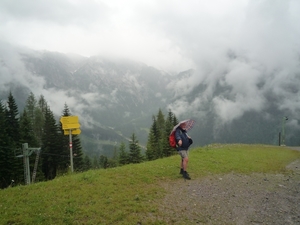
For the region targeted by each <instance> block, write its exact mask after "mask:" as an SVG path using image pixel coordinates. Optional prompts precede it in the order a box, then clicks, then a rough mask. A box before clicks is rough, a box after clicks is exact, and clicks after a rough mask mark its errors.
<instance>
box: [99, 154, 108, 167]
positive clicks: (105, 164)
mask: <svg viewBox="0 0 300 225" xmlns="http://www.w3.org/2000/svg"><path fill="white" fill-rule="evenodd" d="M99 165H100V168H103V169H106V168H107V167H108V158H107V156H105V155H100V158H99Z"/></svg>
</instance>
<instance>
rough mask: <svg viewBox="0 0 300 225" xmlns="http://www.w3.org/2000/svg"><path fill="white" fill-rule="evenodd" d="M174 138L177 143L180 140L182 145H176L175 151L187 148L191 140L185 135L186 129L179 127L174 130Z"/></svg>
mask: <svg viewBox="0 0 300 225" xmlns="http://www.w3.org/2000/svg"><path fill="white" fill-rule="evenodd" d="M175 138H176V143H178V141H179V140H181V141H182V145H181V146H177V151H180V150H188V149H189V147H190V145H191V142H190V139H189V138H188V136H187V133H186V130H183V129H181V128H180V127H178V128H177V129H176V131H175Z"/></svg>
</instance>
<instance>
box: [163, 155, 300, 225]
mask: <svg viewBox="0 0 300 225" xmlns="http://www.w3.org/2000/svg"><path fill="white" fill-rule="evenodd" d="M287 168H288V169H289V170H291V173H288V174H263V173H254V174H251V175H241V174H237V173H230V174H226V175H222V176H210V177H205V178H204V179H195V180H193V179H192V180H190V181H184V180H181V179H179V180H176V181H174V182H172V183H168V184H163V187H164V188H165V189H166V191H167V192H168V194H167V196H166V197H165V199H163V200H162V201H163V203H162V204H161V205H160V211H161V212H162V214H163V215H164V218H163V220H164V221H167V222H168V224H216V225H221V224H243V225H244V224H270V225H274V224H280V225H286V224H300V160H297V161H295V162H293V163H291V164H290V165H288V166H287Z"/></svg>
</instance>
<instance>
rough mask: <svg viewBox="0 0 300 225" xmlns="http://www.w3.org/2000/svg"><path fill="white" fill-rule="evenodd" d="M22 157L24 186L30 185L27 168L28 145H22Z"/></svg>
mask: <svg viewBox="0 0 300 225" xmlns="http://www.w3.org/2000/svg"><path fill="white" fill-rule="evenodd" d="M22 147H23V157H24V163H25V167H24V168H25V184H26V185H28V184H30V168H29V149H28V143H24V144H23V146H22Z"/></svg>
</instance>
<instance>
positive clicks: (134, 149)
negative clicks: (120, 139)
mask: <svg viewBox="0 0 300 225" xmlns="http://www.w3.org/2000/svg"><path fill="white" fill-rule="evenodd" d="M142 161H143V156H142V154H141V147H140V145H139V141H138V140H137V138H136V136H135V134H134V133H133V134H132V136H131V140H130V141H129V163H140V162H142Z"/></svg>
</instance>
